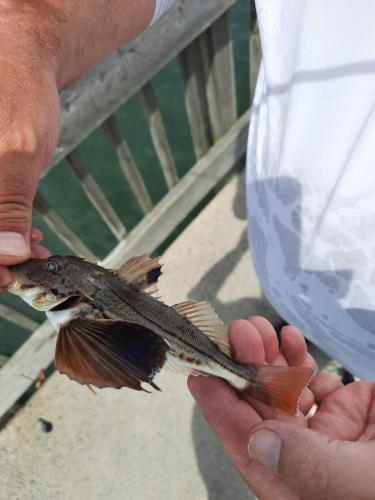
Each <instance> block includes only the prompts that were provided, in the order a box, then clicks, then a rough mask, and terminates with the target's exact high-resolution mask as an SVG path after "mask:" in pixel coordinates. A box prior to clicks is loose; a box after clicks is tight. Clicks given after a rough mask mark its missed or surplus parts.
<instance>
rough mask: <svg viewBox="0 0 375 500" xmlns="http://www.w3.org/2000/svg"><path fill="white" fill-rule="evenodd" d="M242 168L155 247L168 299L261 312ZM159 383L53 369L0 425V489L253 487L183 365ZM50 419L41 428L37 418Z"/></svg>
mask: <svg viewBox="0 0 375 500" xmlns="http://www.w3.org/2000/svg"><path fill="white" fill-rule="evenodd" d="M243 191H244V179H243V175H241V176H239V177H238V176H235V177H234V178H232V179H231V180H230V181H229V182H228V184H227V185H226V186H225V187H224V188H223V189H222V190H221V191H220V192H219V193H218V195H217V196H215V198H214V199H213V201H211V202H210V203H209V205H208V206H207V207H206V208H205V209H204V210H203V211H202V212H201V213H200V214H199V216H198V217H197V218H196V219H195V220H194V221H193V222H192V223H191V224H190V225H189V227H188V228H187V229H186V230H185V231H184V232H183V233H182V234H181V235H180V236H179V237H178V239H177V240H176V241H175V242H174V243H173V244H172V245H171V246H170V247H169V248H168V250H167V251H166V252H165V254H164V255H163V259H162V260H163V262H164V264H165V267H164V275H163V276H162V278H161V280H160V290H161V293H162V296H163V299H164V300H165V302H166V303H168V304H174V303H176V302H179V301H182V300H185V299H187V298H194V299H201V300H206V301H208V302H211V303H212V305H213V306H214V308H215V310H216V311H217V312H218V313H219V315H220V316H221V317H222V318H223V320H224V321H225V322H227V323H228V322H230V321H231V320H233V319H236V318H241V317H247V316H249V315H252V314H262V315H265V316H266V317H268V318H271V319H273V320H277V317H276V314H275V313H274V311H273V310H272V309H271V308H270V306H269V305H268V304H267V303H266V301H265V300H264V298H263V297H262V293H261V290H260V287H259V284H258V280H257V278H256V276H255V273H254V269H253V267H252V264H251V259H250V254H249V252H248V248H247V238H246V213H245V202H244V193H243ZM157 383H158V385H159V386H160V387H161V388H162V390H163V392H162V393H153V394H141V393H138V392H135V391H131V390H126V389H123V390H120V391H116V390H110V389H106V390H102V391H98V395H97V396H94V395H93V394H91V392H90V391H89V390H88V389H87V388H86V387H83V386H80V385H78V384H76V383H74V382H72V381H70V380H68V379H67V377H65V376H63V375H60V374H58V373H55V374H53V375H52V376H51V377H50V379H49V380H48V381H47V382H46V384H45V385H44V386H43V387H42V388H41V389H40V390H39V391H38V392H37V393H36V394H35V395H34V396H33V397H32V398H31V399H30V401H29V402H28V403H27V404H26V406H25V407H24V408H23V409H21V410H20V411H19V412H18V414H17V415H16V416H15V417H14V418H12V420H11V421H10V422H9V423H8V425H7V426H6V427H5V428H4V429H3V430H2V431H1V433H0V469H1V481H0V498H1V499H4V500H5V499H7V500H8V499H10V498H12V499H22V500H26V499H36V500H47V499H48V500H67V499H68V500H78V499H79V500H86V499H87V500H102V499H103V500H104V499H105V500H117V499H126V500H153V499H156V500H172V499H173V500H175V499H179V500H200V499H202V500H204V499H210V500H228V499H231V500H244V499H248V498H252V495H251V493H250V492H249V490H248V489H247V487H246V486H245V485H244V483H243V482H242V480H241V478H240V477H239V476H238V474H237V472H236V471H235V469H234V468H233V467H232V465H231V464H230V462H229V460H228V459H227V458H226V456H225V454H224V452H223V451H222V449H221V447H220V445H219V444H218V443H217V441H216V438H215V436H214V435H213V434H212V432H211V431H210V429H209V428H208V426H207V424H206V423H205V422H204V420H203V418H202V417H201V415H200V413H199V411H198V409H197V408H196V406H195V404H194V402H193V399H192V397H191V396H190V394H189V392H188V390H187V388H186V380H185V377H184V376H182V375H175V374H173V373H169V372H164V373H163V372H162V373H161V374H160V375H159V376H158V379H157ZM39 417H43V418H44V419H47V420H49V421H51V422H52V424H53V431H52V432H50V433H44V432H42V430H41V428H40V424H39V422H38V418H39Z"/></svg>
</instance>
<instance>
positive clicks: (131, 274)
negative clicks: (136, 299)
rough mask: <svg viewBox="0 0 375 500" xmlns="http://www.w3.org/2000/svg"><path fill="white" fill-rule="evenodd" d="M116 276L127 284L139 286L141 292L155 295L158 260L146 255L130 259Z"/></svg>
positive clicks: (159, 265) (158, 272) (159, 270)
mask: <svg viewBox="0 0 375 500" xmlns="http://www.w3.org/2000/svg"><path fill="white" fill-rule="evenodd" d="M116 273H117V275H118V276H119V277H120V278H121V279H123V280H125V281H126V282H127V283H132V284H133V285H136V286H139V287H140V288H142V290H144V291H146V292H148V293H150V294H155V293H157V292H158V286H157V282H158V278H159V276H160V275H161V264H159V258H158V257H157V258H155V259H152V258H151V257H149V256H148V255H146V254H144V255H140V256H135V257H131V258H130V259H129V260H127V261H126V262H125V263H124V264H123V265H122V266H121V267H120V268H119V269H118V270H117V271H116Z"/></svg>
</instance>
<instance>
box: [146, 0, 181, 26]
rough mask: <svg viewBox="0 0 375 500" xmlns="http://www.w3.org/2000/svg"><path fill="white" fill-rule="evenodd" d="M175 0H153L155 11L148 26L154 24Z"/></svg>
mask: <svg viewBox="0 0 375 500" xmlns="http://www.w3.org/2000/svg"><path fill="white" fill-rule="evenodd" d="M174 1H175V0H155V11H154V15H153V17H152V20H151V23H150V26H151V25H152V24H154V23H155V22H156V21H157V20H158V19H159V17H161V16H162V15H163V14H164V12H166V11H167V10H168V9H169V8H170V7H171V6H172V4H173V3H174Z"/></svg>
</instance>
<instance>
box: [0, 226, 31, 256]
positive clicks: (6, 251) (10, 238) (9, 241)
mask: <svg viewBox="0 0 375 500" xmlns="http://www.w3.org/2000/svg"><path fill="white" fill-rule="evenodd" d="M29 252H30V250H29V246H28V245H27V243H26V240H25V238H24V237H23V236H22V235H21V234H19V233H13V232H10V231H3V232H0V254H3V255H15V256H17V257H23V256H24V255H25V256H26V255H28V254H29Z"/></svg>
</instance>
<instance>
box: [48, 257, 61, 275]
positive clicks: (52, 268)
mask: <svg viewBox="0 0 375 500" xmlns="http://www.w3.org/2000/svg"><path fill="white" fill-rule="evenodd" d="M46 267H47V271H49V272H50V273H57V271H58V270H59V266H58V265H57V264H56V262H54V261H53V260H50V261H49V262H47V266H46Z"/></svg>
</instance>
